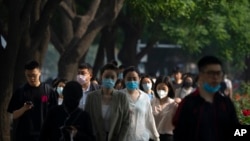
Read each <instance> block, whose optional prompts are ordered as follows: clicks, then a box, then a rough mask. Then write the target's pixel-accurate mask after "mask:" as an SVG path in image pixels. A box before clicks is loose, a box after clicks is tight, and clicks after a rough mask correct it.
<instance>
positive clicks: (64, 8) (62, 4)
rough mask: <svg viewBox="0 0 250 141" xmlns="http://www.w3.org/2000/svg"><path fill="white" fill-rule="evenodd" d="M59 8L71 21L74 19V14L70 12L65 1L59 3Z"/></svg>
mask: <svg viewBox="0 0 250 141" xmlns="http://www.w3.org/2000/svg"><path fill="white" fill-rule="evenodd" d="M60 6H61V8H62V9H63V11H64V12H65V13H66V15H67V16H68V17H69V18H70V19H71V20H72V21H73V20H74V19H75V18H76V14H75V12H73V11H72V9H71V8H70V7H69V6H68V4H67V3H66V2H65V1H62V2H61V3H60Z"/></svg>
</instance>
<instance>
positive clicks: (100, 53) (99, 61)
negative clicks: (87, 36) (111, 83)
mask: <svg viewBox="0 0 250 141" xmlns="http://www.w3.org/2000/svg"><path fill="white" fill-rule="evenodd" d="M101 42H102V37H101V40H100V44H99V47H98V50H97V54H96V57H95V62H94V67H93V75H94V76H96V77H97V73H98V71H99V70H100V68H101V66H103V64H104V58H105V54H104V46H103V45H102V44H101Z"/></svg>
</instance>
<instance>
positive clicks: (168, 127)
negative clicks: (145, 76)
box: [151, 76, 178, 141]
mask: <svg viewBox="0 0 250 141" xmlns="http://www.w3.org/2000/svg"><path fill="white" fill-rule="evenodd" d="M154 91H155V98H154V99H153V100H152V101H151V105H152V111H153V115H154V119H155V124H156V127H157V130H158V132H159V134H160V140H161V141H173V129H174V126H173V124H172V119H173V117H174V114H175V111H176V109H177V106H178V104H177V103H176V102H175V100H174V99H173V97H174V95H175V93H174V89H173V86H172V84H171V82H170V79H169V78H168V77H165V76H160V77H158V78H157V79H156V83H155V88H154Z"/></svg>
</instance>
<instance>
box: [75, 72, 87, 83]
mask: <svg viewBox="0 0 250 141" xmlns="http://www.w3.org/2000/svg"><path fill="white" fill-rule="evenodd" d="M76 80H77V82H79V83H80V84H81V85H83V84H85V83H86V77H85V76H84V75H81V74H78V75H77V76H76Z"/></svg>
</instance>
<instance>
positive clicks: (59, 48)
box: [50, 27, 64, 54]
mask: <svg viewBox="0 0 250 141" xmlns="http://www.w3.org/2000/svg"><path fill="white" fill-rule="evenodd" d="M50 34H51V42H52V44H54V47H55V48H56V50H57V51H58V52H59V53H60V54H62V53H63V52H64V47H63V44H62V43H61V42H60V40H59V38H58V36H57V35H56V33H55V31H54V30H53V29H52V28H51V27H50Z"/></svg>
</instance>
